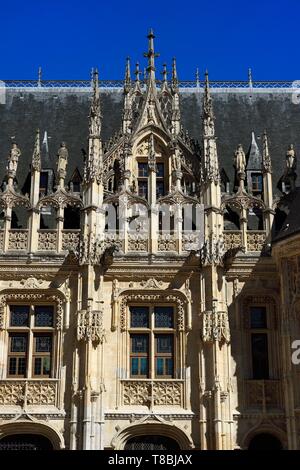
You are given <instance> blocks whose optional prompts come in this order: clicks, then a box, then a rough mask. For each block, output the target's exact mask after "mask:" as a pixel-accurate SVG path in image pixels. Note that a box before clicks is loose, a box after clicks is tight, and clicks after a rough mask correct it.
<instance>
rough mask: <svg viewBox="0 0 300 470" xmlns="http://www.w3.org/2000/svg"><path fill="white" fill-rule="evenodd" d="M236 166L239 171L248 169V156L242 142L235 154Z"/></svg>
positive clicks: (242, 171)
mask: <svg viewBox="0 0 300 470" xmlns="http://www.w3.org/2000/svg"><path fill="white" fill-rule="evenodd" d="M234 166H235V168H236V171H237V172H238V173H244V172H245V169H246V156H245V152H244V150H243V147H242V145H241V144H240V145H239V146H238V148H237V149H236V151H235V154H234Z"/></svg>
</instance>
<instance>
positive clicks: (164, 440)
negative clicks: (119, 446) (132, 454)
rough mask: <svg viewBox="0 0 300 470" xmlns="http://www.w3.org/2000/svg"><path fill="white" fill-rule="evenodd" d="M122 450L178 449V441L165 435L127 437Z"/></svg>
mask: <svg viewBox="0 0 300 470" xmlns="http://www.w3.org/2000/svg"><path fill="white" fill-rule="evenodd" d="M124 450H174V451H175V450H180V447H179V445H178V443H177V442H176V441H175V440H174V439H171V438H170V437H166V436H156V435H155V436H151V435H150V436H136V437H132V438H131V439H129V440H128V441H127V442H126V444H125V447H124Z"/></svg>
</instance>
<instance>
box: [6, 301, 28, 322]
mask: <svg viewBox="0 0 300 470" xmlns="http://www.w3.org/2000/svg"><path fill="white" fill-rule="evenodd" d="M9 309H10V326H29V306H28V305H10V307H9Z"/></svg>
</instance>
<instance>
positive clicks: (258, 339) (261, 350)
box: [251, 333, 269, 380]
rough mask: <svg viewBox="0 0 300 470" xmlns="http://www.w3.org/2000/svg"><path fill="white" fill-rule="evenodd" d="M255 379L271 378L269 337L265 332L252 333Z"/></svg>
mask: <svg viewBox="0 0 300 470" xmlns="http://www.w3.org/2000/svg"><path fill="white" fill-rule="evenodd" d="M251 343H252V371H253V379H257V380H261V379H268V378H269V359H268V337H267V334H265V333H257V334H252V335H251Z"/></svg>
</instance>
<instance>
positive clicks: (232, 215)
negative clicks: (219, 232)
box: [224, 206, 241, 230]
mask: <svg viewBox="0 0 300 470" xmlns="http://www.w3.org/2000/svg"><path fill="white" fill-rule="evenodd" d="M240 228H241V226H240V214H239V212H238V210H237V209H232V208H231V207H228V206H226V207H225V210H224V230H240Z"/></svg>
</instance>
